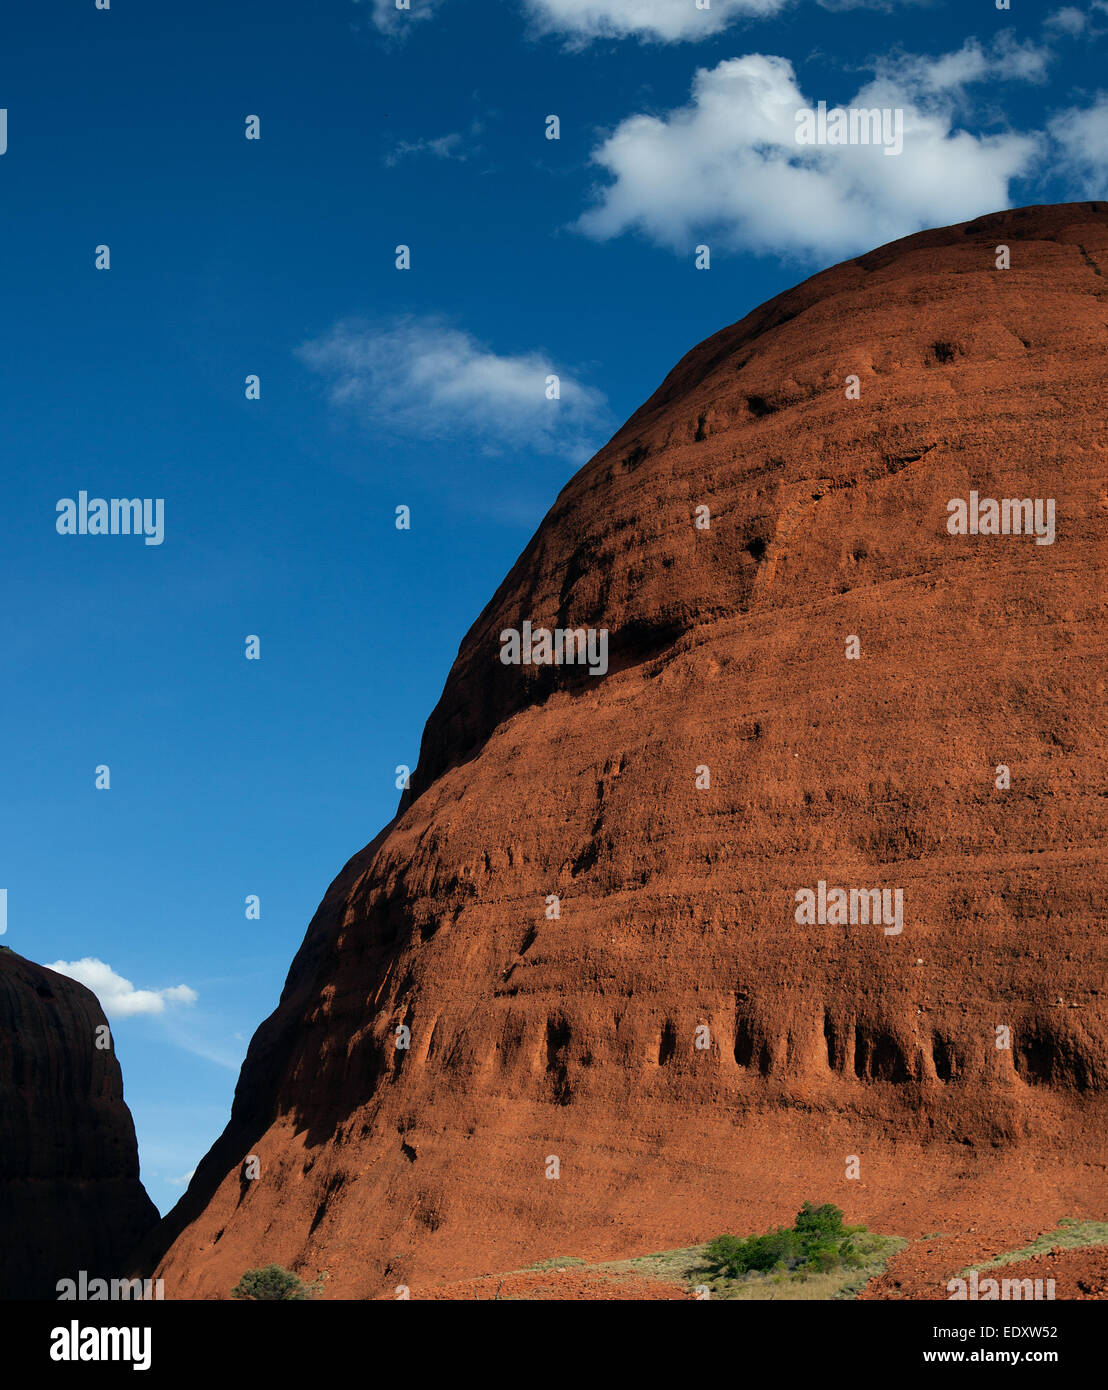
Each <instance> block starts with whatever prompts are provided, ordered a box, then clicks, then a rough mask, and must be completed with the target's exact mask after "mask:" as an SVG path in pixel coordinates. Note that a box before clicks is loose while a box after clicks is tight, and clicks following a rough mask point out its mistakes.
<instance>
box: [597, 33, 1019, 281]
mask: <svg viewBox="0 0 1108 1390" xmlns="http://www.w3.org/2000/svg"><path fill="white" fill-rule="evenodd" d="M1021 55H1022V56H1021ZM947 58H948V59H949V61H947V59H941V58H940V59H929V60H926V61H924V62H923V63H922V65H919V64H916V63H915V60H912V59H910V58H906V57H902V58H900V59H899V60H898V61H897V63H896V64H892V65H890V66H889V68H888V69H887V70H886V71H885V72H884V73H878V75H877V76H876V77H875V78H874V80H873V81H872V82H870V83H869V84H867V85H866V86H864V87H863V88H862V89H861V90H860V91H859V92H858V93H857V94H856V95H855V96H854V98H853V99H852V100H851V101H850V102H849V103H842V105H849V106H854V107H865V108H871V109H872V108H875V107H876V108H883V107H887V108H893V109H897V108H899V109H900V110H901V111H902V112H903V152H902V153H901V154H899V155H896V156H892V157H890V156H888V155H886V154H885V152H884V150H883V149H882V148H881V146H880V145H860V144H854V145H849V144H846V145H830V144H824V145H800V144H798V143H797V140H796V133H797V129H798V123H797V112H798V111H800V110H802V109H808V108H812V107H814V106H815V105H816V101H815V100H812V99H809V98H808V97H806V96H805V95H804V94H803V93H802V92H801V90H800V88H799V86H798V84H797V80H796V76H795V74H794V71H793V67H792V64H791V63H789V61H788V60H787V59H785V58H780V57H773V56H768V55H763V54H759V53H752V54H748V55H746V56H745V57H742V58H732V59H728V60H726V61H724V62H721V63H720V64H719V65H718V66H717V67H715V68H711V69H707V68H701V69H698V70H697V72H696V74H695V77H694V79H693V88H692V95H691V100H690V102H689V104H688V105H687V106H684V107H680V108H678V109H677V110H673V111H670V112H668V113H667V114H665V115H663V116H654V115H645V114H644V115H635V116H631V117H629V118H628V119H626V120H624V121H623V122H622V123H621V124H620V125H619V126H617V128H616V129H615V131H614V132H613V133H612V134H611V135H610V136H609V137H608V138H607V139H606V140H605V141H604V142H603V143H602V144H601V145H600V146H599V147H598V148H597V149H595V150H594V151H593V155H592V158H593V160H594V162H595V163H596V164H598V165H599V166H600V167H601V168H602V169H604V170H605V171H606V173H607V174H608V176H609V178H610V182H609V183H608V184H607V186H605V187H603V188H602V189H600V190H599V193H598V198H597V202H596V204H595V206H593V207H592V208H590V209H588V210H587V211H586V212H585V213H584V214H583V215H582V216H581V217H580V218H579V219H578V222H577V224H576V225H577V227H578V229H579V230H580V231H582V232H584V233H585V234H586V235H588V236H591V237H595V238H597V239H601V240H603V239H607V238H610V237H615V236H619V235H621V234H623V233H626V232H632V231H635V232H638V233H640V234H641V235H643V236H645V237H647V238H648V239H650V240H651V241H653V242H655V243H656V244H658V245H661V246H666V247H669V248H670V249H672V250H674V251H675V252H677V253H679V254H682V255H689V254H691V253H692V250H693V247H694V246H695V245H697V244H699V243H701V242H706V243H708V244H709V245H712V244H721V245H723V246H725V247H727V248H730V249H744V250H753V251H759V252H764V253H769V254H776V255H786V256H789V255H791V256H796V257H800V258H803V259H809V260H815V261H819V260H823V259H826V258H827V257H828V256H831V255H843V256H845V255H849V254H851V253H857V252H859V251H862V250H866V249H868V248H870V247H872V246H877V245H880V244H882V243H883V242H886V241H890V240H893V239H894V238H896V237H900V236H906V235H908V234H909V233H911V232H914V231H918V230H920V229H921V228H924V227H935V226H942V225H943V224H944V223H950V222H959V221H963V220H966V219H968V218H971V217H975V216H979V215H980V214H982V213H985V212H992V211H994V210H995V209H997V208H1001V207H1005V206H1007V204H1008V201H1009V199H1008V184H1009V181H1010V180H1011V179H1012V178H1014V177H1016V176H1017V175H1019V174H1022V173H1024V172H1025V171H1026V170H1028V169H1029V168H1030V166H1031V165H1032V163H1033V162H1034V160H1035V157H1036V155H1037V153H1038V152H1039V149H1040V147H1041V140H1040V137H1038V136H1036V135H1023V134H1016V133H1001V134H990V135H974V134H971V133H970V132H969V131H966V130H959V129H955V126H954V107H955V97H954V95H953V93H955V92H956V91H957V90H958V89H959V88H960V87H961V86H962V84H963V83H966V82H969V81H973V80H977V76H975V74H977V75H990V73H994V72H995V71H996V70H997V69H998V68H1003V69H1004V71H1005V72H1006V73H1008V74H1009V75H1011V74H1013V73H1014V72H1015V71H1016V70H1017V69H1020V68H1023V69H1025V70H1026V71H1032V70H1034V69H1035V64H1034V63H1033V62H1031V60H1030V59H1029V58H1028V56H1027V54H1026V53H1025V52H1024V50H1023V49H1022V48H1021V49H1020V53H1019V54H1014V52H1013V49H1012V47H1011V46H1009V45H1004V44H1001V45H1000V46H999V47H994V48H992V49H990V50H988V51H983V50H982V51H978V50H977V49H976V48H975V47H972V46H967V48H965V49H964V50H963V51H962V52H961V53H960V54H956V55H947ZM837 104H838V103H834V102H829V103H828V105H829V107H834V106H835V105H837Z"/></svg>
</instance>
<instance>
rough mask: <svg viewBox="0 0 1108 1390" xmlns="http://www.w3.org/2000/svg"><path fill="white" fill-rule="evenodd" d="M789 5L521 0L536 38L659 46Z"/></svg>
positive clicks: (731, 0)
mask: <svg viewBox="0 0 1108 1390" xmlns="http://www.w3.org/2000/svg"><path fill="white" fill-rule="evenodd" d="M787 4H789V0H712V3H711V5H710V7H709V8H708V9H704V10H698V9H697V7H696V5H695V3H694V0H525V9H526V11H527V13H528V15H529V16H530V18H531V19H532V21H533V22H534V24H535V27H536V29H537V30H538V31H539V33H544V34H565V35H568V36H570V37H571V38H574V39H577V40H580V41H582V42H586V43H587V42H588V41H589V40H591V39H606V38H612V39H623V38H629V37H637V38H641V39H645V40H651V41H656V42H661V43H674V42H681V41H683V40H688V39H705V38H708V37H710V36H711V35H713V34H718V33H720V32H722V30H724V29H726V28H727V27H728V25H730V24H733V23H734V22H735V21H736V20H739V19H767V18H769V17H770V16H772V15H775V14H777V13H778V12H779V11H781V10H783V9H784V8H785V6H786V5H787Z"/></svg>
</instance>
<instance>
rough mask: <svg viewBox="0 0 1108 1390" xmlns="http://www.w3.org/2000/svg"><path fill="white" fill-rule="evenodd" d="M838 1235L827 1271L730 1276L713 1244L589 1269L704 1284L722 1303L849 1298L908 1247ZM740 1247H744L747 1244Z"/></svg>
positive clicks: (891, 1239) (859, 1230) (850, 1230)
mask: <svg viewBox="0 0 1108 1390" xmlns="http://www.w3.org/2000/svg"><path fill="white" fill-rule="evenodd" d="M832 1210H837V1209H832ZM838 1215H839V1216H841V1215H842V1213H841V1212H840V1213H838ZM842 1233H847V1234H848V1235H849V1255H848V1257H845V1258H844V1259H842V1261H841V1262H838V1263H836V1264H835V1265H834V1266H832V1267H831V1268H823V1269H816V1268H812V1267H811V1266H808V1267H806V1268H805V1267H800V1268H794V1269H792V1270H788V1269H786V1268H784V1267H783V1265H778V1266H777V1267H776V1268H774V1269H770V1270H766V1271H764V1272H761V1271H754V1270H752V1271H750V1272H748V1273H744V1274H730V1273H728V1272H727V1268H726V1266H725V1267H722V1268H721V1266H720V1262H719V1259H718V1255H719V1242H716V1241H712V1242H709V1243H708V1244H705V1245H692V1246H687V1247H686V1248H685V1249H682V1250H663V1251H661V1252H660V1253H659V1254H656V1255H640V1256H639V1257H638V1258H636V1259H631V1260H611V1261H608V1262H606V1263H605V1264H601V1265H597V1266H595V1267H596V1268H598V1269H605V1270H610V1271H611V1272H613V1273H625V1274H638V1275H641V1276H643V1277H645V1278H648V1279H650V1278H653V1279H662V1280H664V1281H666V1282H667V1283H671V1284H672V1283H678V1284H684V1285H685V1286H686V1287H687V1288H688V1289H689V1290H690V1291H692V1290H694V1289H696V1288H702V1287H705V1286H707V1288H708V1289H709V1290H710V1291H711V1297H712V1299H722V1300H724V1301H725V1302H736V1301H742V1302H751V1301H758V1300H763V1299H766V1300H790V1301H799V1300H805V1301H807V1300H826V1299H852V1298H856V1297H857V1296H858V1294H859V1293H860V1292H861V1291H862V1289H863V1288H864V1287H865V1285H866V1284H867V1283H868V1282H869V1281H870V1280H871V1279H873V1278H875V1277H876V1276H877V1275H879V1274H880V1273H881V1272H882V1271H883V1270H884V1268H885V1263H886V1261H887V1260H888V1259H889V1258H890V1257H891V1256H892V1255H895V1254H896V1252H897V1251H898V1250H903V1249H904V1247H905V1246H906V1245H907V1244H908V1242H907V1241H906V1240H904V1239H903V1238H902V1237H901V1236H881V1235H875V1234H874V1233H873V1232H870V1231H867V1230H865V1228H864V1227H843V1228H842V1231H841V1232H840V1234H842ZM743 1244H744V1245H746V1246H748V1247H749V1245H750V1242H744V1243H743Z"/></svg>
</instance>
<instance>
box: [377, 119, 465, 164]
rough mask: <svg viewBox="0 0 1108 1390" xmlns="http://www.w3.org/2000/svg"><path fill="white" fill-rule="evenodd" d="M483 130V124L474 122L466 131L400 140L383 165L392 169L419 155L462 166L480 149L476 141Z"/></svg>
mask: <svg viewBox="0 0 1108 1390" xmlns="http://www.w3.org/2000/svg"><path fill="white" fill-rule="evenodd" d="M483 130H484V123H483V122H482V121H479V120H475V121H472V122H471V123H470V126H469V129H468V130H464V131H462V130H453V131H451V132H450V133H449V134H447V135H437V136H435V137H434V138H433V139H427V140H401V141H400V142H399V144H398V145H397V146H396V147H395V148H394V149H392V150H390V151H389V153H388V154H387V155H386V156H385V165H386V167H387V168H389V169H392V168H394V167H395V166H396V165H397V164H399V163H401V161H402V160H405V159H412V158H414V157H417V156H419V155H431V156H432V157H433V158H435V159H452V160H457V161H458V163H460V164H464V163H465V161H466V160H467V159H472V158H473V156H474V155H475V154H477V153H478V152H479V151H480V148H481V147H480V145H479V144H478V143H477V141H478V138H479V136H480V135H481V132H482V131H483Z"/></svg>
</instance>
